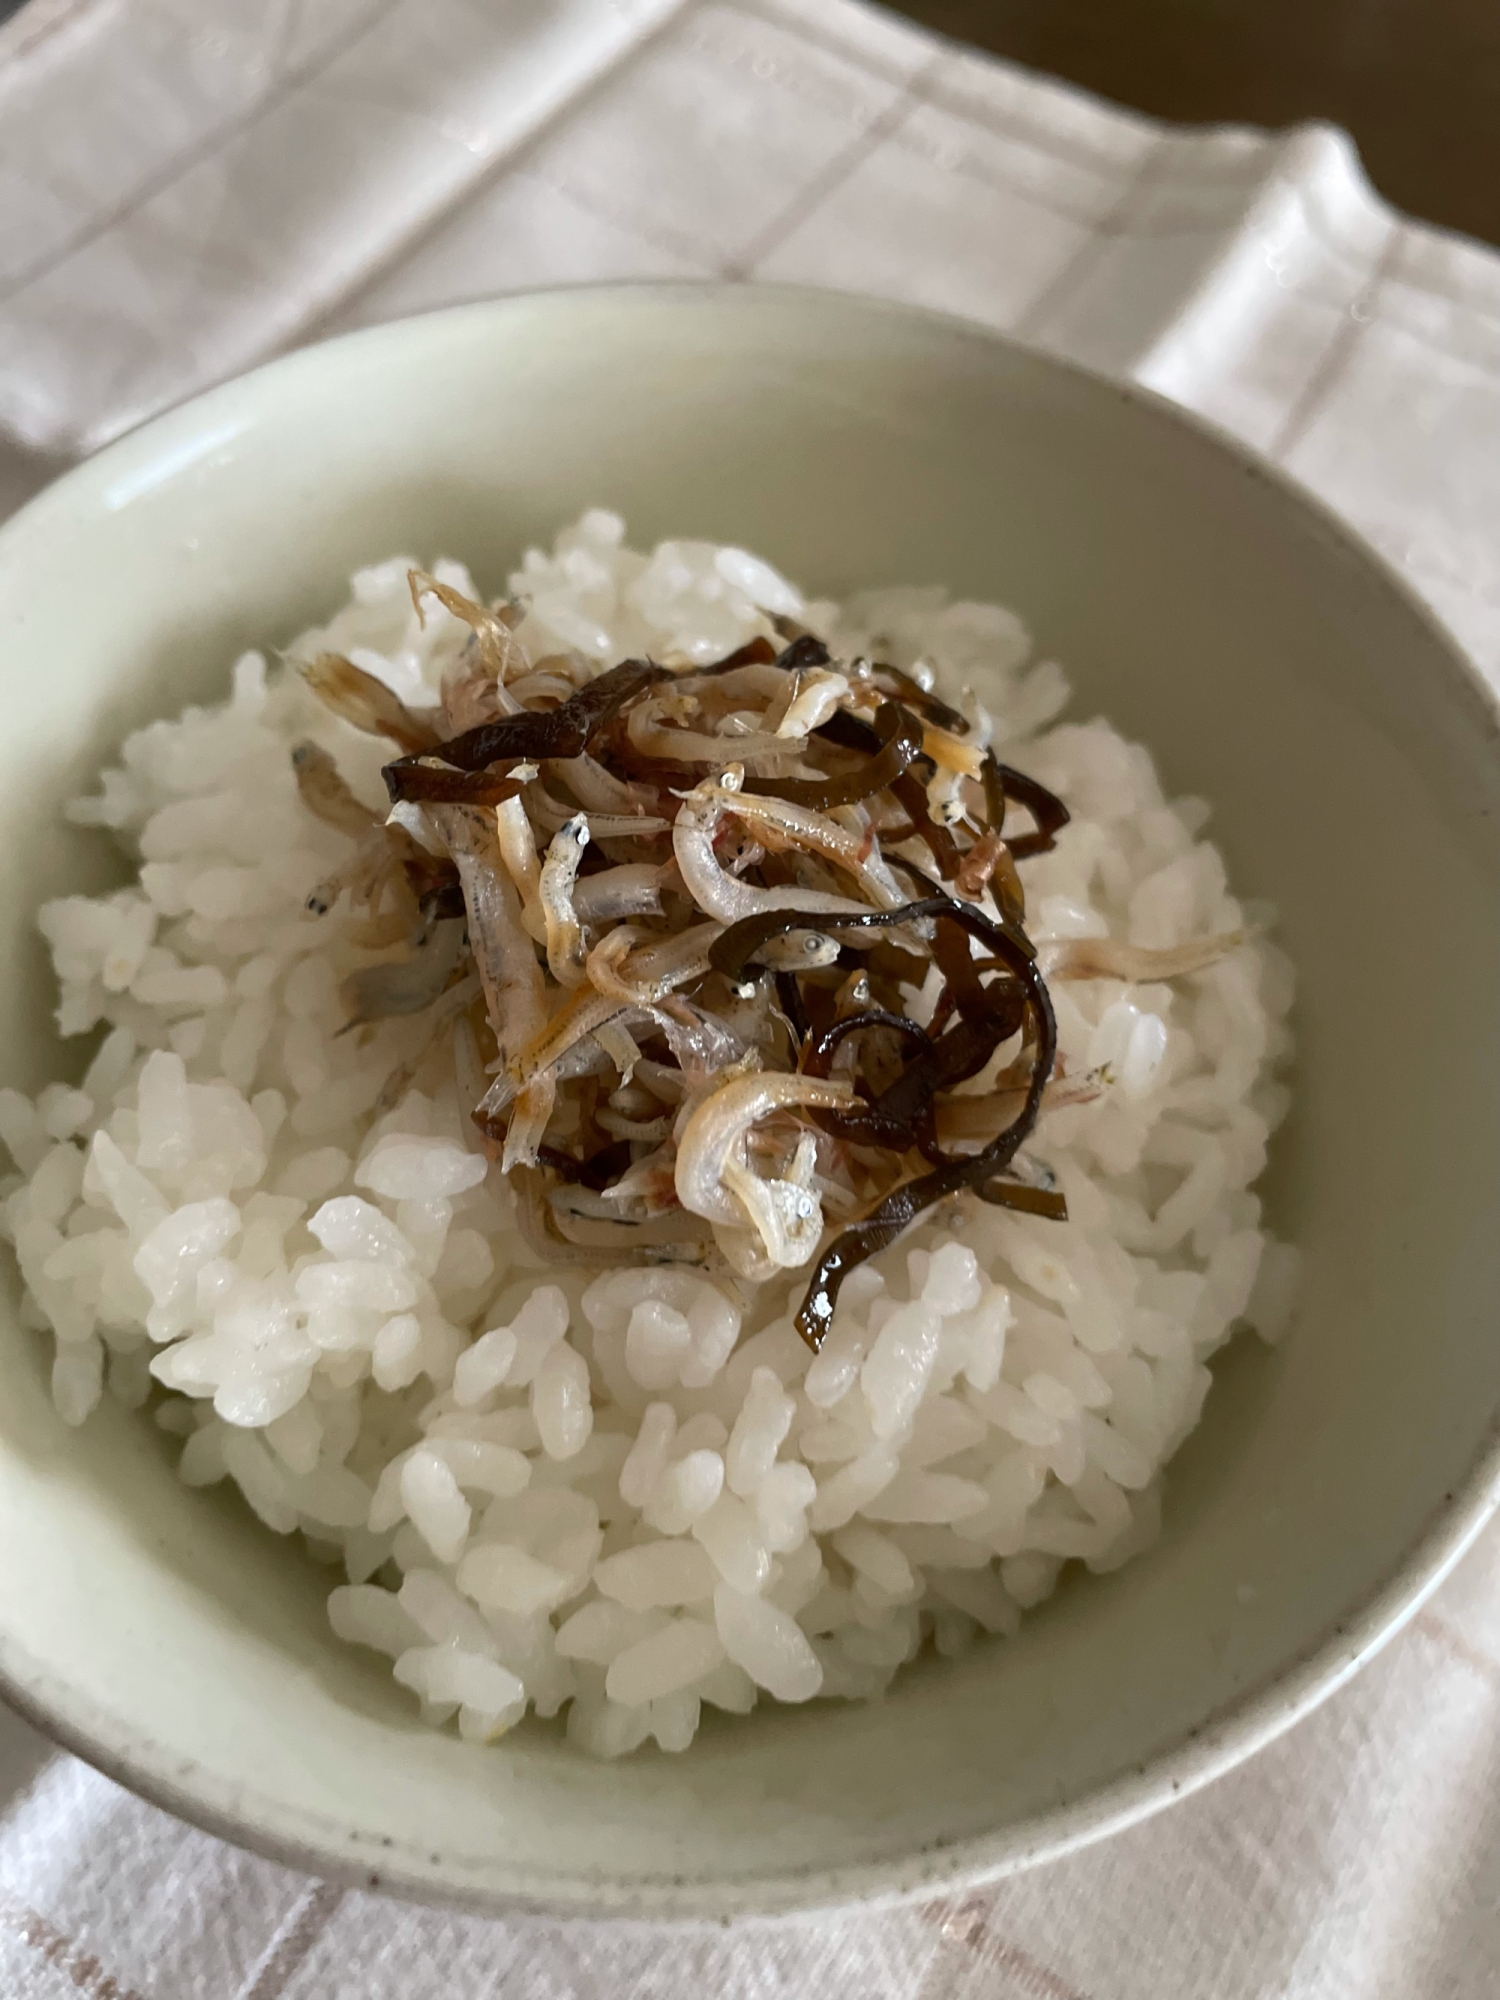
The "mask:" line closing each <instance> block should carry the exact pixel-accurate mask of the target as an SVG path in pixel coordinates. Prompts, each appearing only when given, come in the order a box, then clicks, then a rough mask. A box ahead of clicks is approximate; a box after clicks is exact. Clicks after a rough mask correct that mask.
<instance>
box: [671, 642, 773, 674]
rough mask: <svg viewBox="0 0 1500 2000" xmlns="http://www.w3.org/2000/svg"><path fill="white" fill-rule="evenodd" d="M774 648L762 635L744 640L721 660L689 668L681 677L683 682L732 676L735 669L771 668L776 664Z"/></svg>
mask: <svg viewBox="0 0 1500 2000" xmlns="http://www.w3.org/2000/svg"><path fill="white" fill-rule="evenodd" d="M777 657H778V656H777V652H776V648H775V647H774V646H773V645H772V644H771V642H770V640H769V639H767V638H766V637H765V635H764V634H761V635H759V636H758V637H756V638H754V639H748V640H746V642H745V644H744V645H743V646H736V648H735V649H734V651H733V652H732V653H726V654H725V655H724V657H723V659H722V660H715V661H713V662H712V664H711V665H709V666H706V667H690V668H689V669H688V671H687V672H686V673H684V674H683V675H682V679H683V680H685V681H695V680H699V679H707V678H708V677H709V676H711V675H713V674H732V673H733V672H734V670H735V668H736V667H772V666H775V665H776V662H777Z"/></svg>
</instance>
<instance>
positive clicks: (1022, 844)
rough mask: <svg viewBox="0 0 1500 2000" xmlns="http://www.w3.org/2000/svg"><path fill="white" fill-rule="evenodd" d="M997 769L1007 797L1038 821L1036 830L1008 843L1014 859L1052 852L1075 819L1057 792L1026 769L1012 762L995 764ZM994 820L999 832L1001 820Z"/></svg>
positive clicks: (1020, 835)
mask: <svg viewBox="0 0 1500 2000" xmlns="http://www.w3.org/2000/svg"><path fill="white" fill-rule="evenodd" d="M987 761H988V760H987ZM995 770H996V772H997V774H998V776H999V780H1000V783H1001V785H1002V786H1003V788H1004V792H1005V797H1006V798H1007V799H1014V800H1015V802H1016V804H1017V805H1022V806H1025V808H1026V810H1027V811H1028V812H1029V813H1030V814H1031V817H1032V818H1033V819H1034V820H1035V821H1036V832H1035V833H1022V834H1018V835H1017V837H1016V838H1015V839H1014V840H1008V841H1007V842H1006V843H1005V844H1006V846H1007V847H1008V848H1009V849H1010V852H1011V859H1012V860H1013V861H1025V860H1026V859H1027V858H1028V856H1030V855H1033V854H1047V853H1050V851H1051V850H1052V848H1053V847H1055V846H1056V844H1057V836H1058V835H1059V834H1060V833H1061V832H1062V830H1063V828H1064V827H1065V826H1066V825H1067V823H1068V821H1069V820H1070V819H1071V818H1072V814H1071V813H1070V812H1069V811H1068V809H1067V807H1066V806H1065V805H1064V804H1063V802H1062V800H1061V799H1060V798H1059V797H1058V796H1057V794H1056V792H1049V791H1048V790H1047V787H1046V786H1045V785H1041V784H1038V783H1037V781H1036V779H1035V778H1028V777H1027V776H1026V773H1025V772H1024V771H1017V770H1014V769H1013V768H1012V767H1011V766H1010V765H1009V764H1000V763H997V764H996V765H995ZM986 796H988V794H986ZM992 823H993V825H994V828H995V831H996V832H997V833H998V832H999V831H1000V829H1001V825H1002V822H1001V821H1000V820H994V821H993V822H992Z"/></svg>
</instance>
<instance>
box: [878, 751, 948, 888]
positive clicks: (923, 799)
mask: <svg viewBox="0 0 1500 2000" xmlns="http://www.w3.org/2000/svg"><path fill="white" fill-rule="evenodd" d="M890 790H891V796H892V798H894V799H895V801H896V803H897V804H898V805H899V806H901V807H902V808H903V810H904V811H905V812H906V814H907V816H908V818H909V819H910V820H911V822H912V824H913V826H915V827H916V829H917V837H918V839H920V840H922V841H923V842H925V844H926V847H927V851H928V853H929V854H930V855H931V856H932V858H933V860H934V861H935V862H936V864H937V871H938V873H939V875H941V876H942V878H943V880H944V881H945V882H951V881H952V880H953V878H954V876H955V875H956V874H957V873H958V871H959V869H960V867H961V866H962V865H963V855H962V854H961V853H960V852H959V847H958V842H957V841H956V840H955V839H954V838H953V835H952V834H951V833H950V832H949V831H948V829H947V827H945V826H939V825H938V823H937V821H936V820H935V819H934V818H933V817H932V814H931V813H930V812H929V811H928V810H927V791H926V788H925V786H924V785H923V784H922V783H921V781H920V780H919V779H918V778H917V776H916V773H915V772H913V771H903V772H902V773H901V775H900V777H899V778H897V779H896V780H895V782H894V783H893V784H892V786H891V788H890Z"/></svg>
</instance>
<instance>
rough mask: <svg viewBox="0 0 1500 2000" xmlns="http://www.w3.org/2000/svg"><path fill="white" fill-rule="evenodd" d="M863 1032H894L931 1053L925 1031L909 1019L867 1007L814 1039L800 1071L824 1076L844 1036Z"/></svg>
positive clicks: (842, 1017)
mask: <svg viewBox="0 0 1500 2000" xmlns="http://www.w3.org/2000/svg"><path fill="white" fill-rule="evenodd" d="M866 1028H893V1029H894V1030H895V1031H896V1033H897V1034H898V1035H902V1036H904V1037H905V1038H906V1040H907V1041H912V1042H916V1043H917V1044H918V1045H919V1046H920V1047H921V1048H922V1049H924V1050H926V1049H930V1048H931V1047H932V1043H931V1040H930V1038H929V1037H928V1033H927V1030H926V1029H925V1028H919V1027H918V1026H917V1023H916V1022H915V1021H913V1020H910V1019H908V1017H907V1016H906V1015H905V1014H893V1013H892V1012H891V1011H890V1009H889V1008H888V1007H866V1008H865V1009H864V1010H863V1011H862V1012H861V1013H858V1014H844V1015H842V1016H841V1017H840V1018H839V1019H838V1020H836V1021H833V1022H831V1023H830V1024H829V1026H828V1027H826V1028H825V1029H824V1030H823V1032H822V1033H821V1034H820V1035H815V1036H813V1037H812V1039H811V1040H810V1041H809V1042H808V1045H807V1047H806V1049H805V1050H804V1051H803V1057H802V1063H801V1069H802V1074H803V1075H804V1076H827V1075H828V1074H829V1073H830V1072H831V1070H832V1068H833V1058H834V1056H835V1055H836V1054H837V1052H838V1047H839V1044H840V1042H842V1041H843V1039H844V1037H845V1036H846V1035H855V1034H859V1033H861V1032H862V1031H863V1030H864V1029H866Z"/></svg>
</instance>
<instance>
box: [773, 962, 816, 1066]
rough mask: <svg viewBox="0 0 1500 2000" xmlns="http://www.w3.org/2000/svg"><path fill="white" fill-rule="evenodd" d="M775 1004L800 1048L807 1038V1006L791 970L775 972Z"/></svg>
mask: <svg viewBox="0 0 1500 2000" xmlns="http://www.w3.org/2000/svg"><path fill="white" fill-rule="evenodd" d="M776 1004H777V1005H778V1006H779V1007H780V1009H781V1011H782V1013H783V1014H784V1015H785V1016H786V1024H787V1026H788V1027H789V1028H790V1029H791V1031H792V1036H793V1038H794V1040H795V1042H796V1045H797V1047H798V1048H799V1049H800V1048H801V1046H802V1044H803V1043H804V1042H805V1041H806V1040H807V1035H808V1021H807V1008H806V1005H805V1004H804V1002H803V999H802V988H801V987H800V986H799V985H798V984H797V976H796V974H795V973H792V972H778V973H777V974H776Z"/></svg>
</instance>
